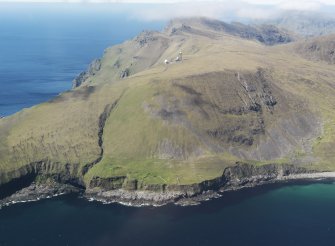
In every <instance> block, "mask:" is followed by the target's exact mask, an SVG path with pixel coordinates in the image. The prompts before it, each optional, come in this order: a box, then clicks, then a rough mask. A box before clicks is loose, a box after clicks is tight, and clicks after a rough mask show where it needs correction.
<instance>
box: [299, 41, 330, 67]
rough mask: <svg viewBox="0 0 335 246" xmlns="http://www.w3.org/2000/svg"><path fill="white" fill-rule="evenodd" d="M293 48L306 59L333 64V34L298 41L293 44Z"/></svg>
mask: <svg viewBox="0 0 335 246" xmlns="http://www.w3.org/2000/svg"><path fill="white" fill-rule="evenodd" d="M295 50H296V52H297V53H299V54H301V55H302V56H303V57H305V58H307V59H310V60H314V61H324V62H327V63H329V64H335V35H334V34H333V35H327V36H322V37H317V38H314V39H310V40H307V41H305V42H299V43H298V44H296V45H295Z"/></svg>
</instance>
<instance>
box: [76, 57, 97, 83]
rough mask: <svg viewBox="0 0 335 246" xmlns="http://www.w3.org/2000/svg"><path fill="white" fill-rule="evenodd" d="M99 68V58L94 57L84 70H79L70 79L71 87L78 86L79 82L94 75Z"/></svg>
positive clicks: (83, 81)
mask: <svg viewBox="0 0 335 246" xmlns="http://www.w3.org/2000/svg"><path fill="white" fill-rule="evenodd" d="M100 69H101V60H100V59H95V60H94V61H92V62H91V64H90V65H89V66H88V68H87V70H86V71H84V72H81V73H80V74H79V75H78V76H77V77H76V78H75V79H74V80H73V81H72V88H76V87H79V86H80V85H81V84H83V83H85V82H86V80H87V79H88V78H89V77H90V76H93V75H95V74H96V73H97V72H98V71H99V70H100Z"/></svg>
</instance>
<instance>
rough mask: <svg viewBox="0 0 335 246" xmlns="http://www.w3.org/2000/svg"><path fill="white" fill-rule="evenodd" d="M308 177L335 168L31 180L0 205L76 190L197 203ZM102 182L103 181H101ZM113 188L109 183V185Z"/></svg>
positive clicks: (122, 198)
mask: <svg viewBox="0 0 335 246" xmlns="http://www.w3.org/2000/svg"><path fill="white" fill-rule="evenodd" d="M296 180H305V181H308V182H314V181H318V180H335V172H315V171H310V170H306V169H303V168H299V167H296V166H293V165H281V166H278V165H274V164H269V165H264V166H260V167H256V166H252V165H249V164H238V165H237V166H234V167H229V168H227V169H226V170H225V171H224V173H223V175H222V176H221V177H218V178H216V179H213V180H208V181H204V182H202V183H199V184H191V185H180V186H178V185H164V184H163V185H156V186H153V185H152V186H150V187H142V188H141V189H129V186H127V188H128V189H125V188H122V187H121V188H120V187H119V188H115V189H106V188H107V187H105V188H104V187H89V188H86V189H84V188H78V187H74V186H73V185H70V184H62V183H58V182H54V181H51V182H50V181H49V182H47V183H36V182H33V183H31V184H30V185H29V186H28V187H26V188H23V189H21V190H19V191H17V192H15V193H14V194H12V195H10V196H8V197H6V198H4V199H2V200H0V208H1V207H3V206H9V205H12V204H15V203H22V202H32V201H38V200H41V199H47V198H51V197H55V196H59V195H63V194H70V193H76V194H78V196H80V197H83V198H85V199H87V200H89V201H99V202H102V203H105V204H109V203H120V204H123V205H127V206H136V207H140V206H163V205H166V204H171V203H173V204H176V205H181V206H190V205H197V204H199V203H200V202H202V201H206V200H210V199H213V198H217V197H220V196H222V195H223V193H224V192H227V191H234V190H240V189H243V188H251V187H256V186H260V185H266V184H273V183H286V182H294V181H296ZM99 184H100V185H101V183H99ZM109 188H110V187H109Z"/></svg>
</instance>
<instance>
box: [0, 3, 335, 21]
mask: <svg viewBox="0 0 335 246" xmlns="http://www.w3.org/2000/svg"><path fill="white" fill-rule="evenodd" d="M1 2H6V3H85V4H99V3H118V4H121V5H123V4H124V8H121V9H122V11H124V12H125V14H126V15H127V16H131V17H132V18H137V19H142V20H149V21H150V20H151V21H155V20H168V19H171V18H174V17H190V16H205V17H212V18H220V19H223V20H233V19H266V18H269V17H274V16H276V15H278V14H279V13H281V12H283V11H287V10H301V11H321V10H327V11H328V12H329V11H332V12H334V10H335V0H0V3H1ZM141 3H143V4H141ZM131 4H138V5H136V7H134V6H133V7H131V6H130V5H131ZM128 5H129V6H128ZM111 6H112V4H111ZM329 6H330V7H329ZM110 9H113V7H111V8H110ZM114 9H116V8H114ZM113 11H114V10H113Z"/></svg>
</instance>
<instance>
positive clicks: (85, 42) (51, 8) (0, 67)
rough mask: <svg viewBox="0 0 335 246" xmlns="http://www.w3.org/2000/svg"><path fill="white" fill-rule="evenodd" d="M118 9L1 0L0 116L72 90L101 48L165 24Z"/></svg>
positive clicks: (158, 28) (101, 52)
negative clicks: (142, 18)
mask: <svg viewBox="0 0 335 246" xmlns="http://www.w3.org/2000/svg"><path fill="white" fill-rule="evenodd" d="M115 9H118V11H117V10H115ZM119 9H120V7H118V5H115V6H114V7H108V6H105V5H98V6H95V5H80V4H79V5H78V4H75V5H71V4H51V5H48V4H4V3H0V116H8V115H11V114H13V113H15V112H17V111H19V110H21V109H23V108H27V107H31V106H33V105H36V104H38V103H41V102H45V101H47V100H49V99H51V98H53V97H54V96H56V95H57V94H59V93H61V92H63V91H66V90H69V89H71V85H72V84H71V82H72V80H73V79H74V78H75V76H76V75H78V74H79V73H80V72H82V71H83V70H85V69H86V68H87V66H88V64H89V63H90V62H91V61H92V60H93V59H95V58H99V57H101V56H102V55H103V51H104V49H106V48H107V47H109V46H112V45H114V44H118V43H121V42H123V41H125V40H127V39H130V38H133V37H135V36H136V35H137V34H139V33H140V32H141V31H143V30H161V29H162V28H163V27H164V25H165V22H157V21H155V22H150V21H140V20H136V19H133V18H130V17H129V18H126V17H125V16H124V14H123V12H122V11H121V10H119Z"/></svg>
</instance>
